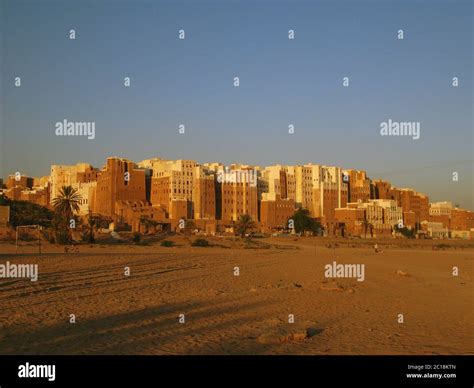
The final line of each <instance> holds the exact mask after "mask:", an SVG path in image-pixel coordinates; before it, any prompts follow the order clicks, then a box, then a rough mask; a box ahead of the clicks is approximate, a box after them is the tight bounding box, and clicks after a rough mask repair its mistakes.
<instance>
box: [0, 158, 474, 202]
mask: <svg viewBox="0 0 474 388" xmlns="http://www.w3.org/2000/svg"><path fill="white" fill-rule="evenodd" d="M107 159H123V160H128V161H130V162H132V163H134V164H135V166H136V167H137V168H138V169H143V170H147V169H148V170H152V169H151V168H148V167H143V162H146V161H150V160H161V161H167V162H176V161H180V160H181V161H188V160H190V161H193V162H196V164H197V165H198V166H206V165H211V164H218V165H221V166H222V167H224V168H228V167H231V166H233V165H234V166H247V167H248V168H250V169H256V170H257V171H259V172H261V171H264V170H265V168H267V167H274V166H281V167H290V166H291V167H295V166H308V165H314V166H321V167H328V168H333V167H335V168H338V169H340V170H341V172H344V171H349V170H355V171H363V172H367V170H366V169H360V168H356V167H354V166H335V165H334V164H331V163H315V162H306V163H302V164H296V165H289V164H284V163H275V164H272V165H255V164H248V163H245V161H236V162H233V163H229V164H226V163H222V162H221V161H217V160H209V161H200V160H194V159H190V158H179V159H171V158H166V157H163V156H162V155H161V156H152V157H149V158H145V159H141V160H139V161H135V160H132V159H129V158H126V157H123V156H119V155H110V156H106V157H105V163H104V162H102V163H98V164H94V163H91V162H89V161H87V160H78V161H75V162H73V163H68V164H65V163H52V164H51V165H50V169H49V170H48V172H49V173H50V172H51V167H53V166H75V165H80V164H86V165H90V166H92V167H93V168H94V169H96V170H97V172H100V171H102V170H103V169H104V168H106V166H107V162H106V161H107ZM18 173H20V175H21V176H25V177H31V178H35V179H39V178H44V177H48V178H51V175H50V174H49V173H48V174H29V173H28V171H26V172H22V171H12V172H10V173H9V174H7V175H5V176H2V177H0V178H3V182H4V183H5V182H6V181H7V180H8V178H9V177H11V176H14V175H15V174H18ZM367 178H368V179H369V180H370V182H372V183H373V182H375V181H384V182H388V183H390V185H391V186H392V187H393V188H396V189H408V190H413V191H415V192H417V193H420V194H423V195H427V196H428V197H429V199H430V201H429V202H430V203H437V202H445V201H447V202H451V203H452V204H453V206H454V207H458V208H462V209H467V210H471V211H472V210H474V209H471V208H469V207H467V206H464V205H463V204H461V203H458V202H456V201H453V200H452V199H451V198H449V197H448V198H441V199H435V200H433V198H432V195H431V193H429V192H424V191H422V190H419V189H418V188H417V187H413V186H408V185H399V184H394V182H392V181H391V180H390V179H387V178H385V177H383V176H372V175H370V174H369V173H368V172H367Z"/></svg>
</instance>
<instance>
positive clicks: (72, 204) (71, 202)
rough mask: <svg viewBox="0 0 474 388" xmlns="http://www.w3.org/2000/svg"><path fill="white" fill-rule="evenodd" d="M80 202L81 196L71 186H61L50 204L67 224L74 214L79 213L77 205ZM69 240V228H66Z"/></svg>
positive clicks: (70, 232)
mask: <svg viewBox="0 0 474 388" xmlns="http://www.w3.org/2000/svg"><path fill="white" fill-rule="evenodd" d="M81 200H82V197H81V195H80V194H79V193H78V192H77V189H75V188H74V187H72V186H63V187H61V190H59V195H58V196H57V197H56V198H54V199H53V201H52V204H53V207H54V210H55V211H56V213H57V214H58V215H59V216H60V217H61V218H62V219H63V221H65V222H66V224H67V223H69V221H70V220H71V219H72V218H73V217H74V213H77V212H79V203H80V201H81ZM67 230H68V236H69V238H71V237H72V231H71V228H69V227H68V228H67Z"/></svg>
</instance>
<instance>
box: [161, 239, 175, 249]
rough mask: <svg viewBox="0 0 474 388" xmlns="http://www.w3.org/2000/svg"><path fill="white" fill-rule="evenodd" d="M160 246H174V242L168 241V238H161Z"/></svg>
mask: <svg viewBox="0 0 474 388" xmlns="http://www.w3.org/2000/svg"><path fill="white" fill-rule="evenodd" d="M160 245H161V246H162V247H167V248H169V247H172V246H174V242H173V241H170V240H163V241H162V242H161V244H160Z"/></svg>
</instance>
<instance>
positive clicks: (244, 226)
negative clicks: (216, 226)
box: [236, 214, 255, 237]
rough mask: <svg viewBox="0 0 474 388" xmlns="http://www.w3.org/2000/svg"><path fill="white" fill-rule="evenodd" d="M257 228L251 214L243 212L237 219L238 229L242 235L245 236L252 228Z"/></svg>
mask: <svg viewBox="0 0 474 388" xmlns="http://www.w3.org/2000/svg"><path fill="white" fill-rule="evenodd" d="M253 228H255V222H253V220H252V217H251V216H250V215H249V214H242V215H241V216H240V217H239V220H238V221H237V225H236V229H237V232H238V233H239V234H240V236H241V237H245V235H246V234H247V232H248V231H249V230H250V229H253Z"/></svg>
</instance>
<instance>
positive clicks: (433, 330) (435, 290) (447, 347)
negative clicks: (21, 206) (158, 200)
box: [0, 237, 474, 355]
mask: <svg viewBox="0 0 474 388" xmlns="http://www.w3.org/2000/svg"><path fill="white" fill-rule="evenodd" d="M172 239H173V240H174V241H176V242H177V243H178V244H179V245H180V246H177V247H172V248H166V247H161V246H160V245H159V244H153V245H150V246H133V245H102V246H100V245H94V246H81V247H80V249H79V251H80V252H79V253H72V254H64V253H63V251H62V250H63V248H62V247H59V246H53V245H46V246H43V250H44V251H45V252H46V253H43V254H41V255H38V254H37V253H34V252H35V247H34V246H26V247H21V249H20V252H21V254H19V255H15V254H14V246H13V245H11V244H7V243H3V244H1V245H0V252H1V255H0V263H4V262H5V261H7V260H9V261H10V262H11V263H16V264H19V263H28V264H38V265H39V279H38V281H37V282H31V281H30V280H28V279H0V306H1V309H0V354H88V355H91V354H319V355H326V354H356V355H358V354H474V339H473V336H472V333H473V332H474V323H473V322H474V319H473V318H474V316H473V315H474V313H473V311H474V310H473V302H474V288H473V260H474V245H473V243H470V244H469V243H463V245H464V248H463V249H461V247H460V245H459V246H456V248H457V249H454V248H448V249H443V250H436V251H434V250H432V249H431V246H432V245H433V244H439V243H440V242H439V241H438V242H423V243H419V244H414V245H412V246H411V247H408V243H407V242H406V241H399V242H398V241H395V240H389V241H387V242H386V243H383V242H378V246H379V248H380V249H382V252H380V253H375V252H374V249H373V248H371V245H372V244H373V243H372V242H369V243H367V242H359V241H350V240H339V241H338V244H339V246H338V247H337V248H332V247H331V248H328V244H331V246H334V241H331V240H326V239H322V238H300V239H298V241H294V240H293V239H291V238H275V237H274V238H266V239H258V241H257V242H256V243H255V244H252V245H251V248H250V249H246V248H245V244H244V243H242V242H241V241H239V240H236V241H234V242H232V241H229V240H227V239H217V238H215V239H211V243H213V244H215V245H218V246H214V247H209V248H199V247H191V246H190V245H189V239H188V238H182V237H173V238H172ZM466 244H467V245H466ZM262 248H267V249H262ZM24 252H31V253H24ZM333 261H337V262H338V263H342V264H345V263H351V264H352V263H354V264H355V263H360V264H365V279H364V281H363V282H358V281H357V280H356V279H355V278H354V279H341V278H337V279H327V278H325V277H324V266H325V265H326V264H331V263H333ZM453 266H457V267H458V268H459V275H458V276H452V267H453ZM125 267H129V268H130V276H128V277H127V276H125V275H124V268H125ZM235 267H239V272H240V274H239V276H234V272H235ZM70 314H74V315H75V319H76V323H70ZM180 314H184V320H185V322H184V323H180V322H179V319H180ZM289 314H292V315H293V316H294V323H289V322H288V320H289ZM399 314H403V320H404V322H403V323H398V319H399ZM181 318H182V317H181Z"/></svg>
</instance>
